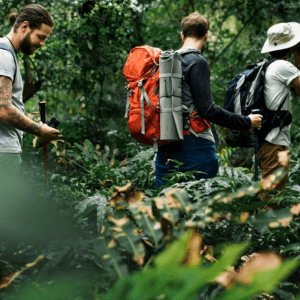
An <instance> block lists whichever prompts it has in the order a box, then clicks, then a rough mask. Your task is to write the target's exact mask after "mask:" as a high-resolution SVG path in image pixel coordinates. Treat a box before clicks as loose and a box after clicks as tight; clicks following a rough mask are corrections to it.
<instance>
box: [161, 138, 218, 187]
mask: <svg viewBox="0 0 300 300" xmlns="http://www.w3.org/2000/svg"><path fill="white" fill-rule="evenodd" d="M168 159H173V160H174V159H176V160H177V161H179V162H181V163H183V164H182V165H181V166H180V167H179V171H180V172H186V171H201V172H205V173H206V174H204V173H194V174H193V175H194V176H195V178H196V179H197V180H199V179H202V178H212V177H215V176H216V174H217V173H218V167H219V162H218V156H217V154H216V148H215V144H214V143H213V142H212V141H209V140H207V139H203V138H196V137H195V136H194V135H192V134H191V135H186V136H184V140H183V141H179V142H173V143H171V144H168V145H166V146H161V147H159V148H158V153H157V156H156V161H155V176H156V184H155V188H156V189H158V188H159V187H160V186H162V185H164V184H165V183H166V181H165V180H163V177H165V176H166V175H167V174H170V171H171V170H174V166H175V165H176V164H175V163H174V162H169V163H168V164H166V163H167V162H168Z"/></svg>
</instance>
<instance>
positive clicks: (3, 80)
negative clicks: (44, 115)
mask: <svg viewBox="0 0 300 300" xmlns="http://www.w3.org/2000/svg"><path fill="white" fill-rule="evenodd" d="M2 109H5V110H6V111H7V110H9V115H8V117H7V119H6V120H5V121H4V120H3V121H4V122H5V123H7V124H8V125H10V126H12V127H15V128H17V129H20V130H22V131H25V132H28V133H32V134H34V135H37V136H40V135H41V127H42V126H41V125H39V124H38V123H35V122H33V121H31V120H30V119H28V118H27V117H26V116H25V115H24V114H23V113H22V112H21V111H20V110H18V109H17V108H16V107H15V106H14V105H13V104H12V81H11V79H10V78H8V77H4V76H2V77H0V111H1V110H2Z"/></svg>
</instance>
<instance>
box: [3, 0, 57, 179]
mask: <svg viewBox="0 0 300 300" xmlns="http://www.w3.org/2000/svg"><path fill="white" fill-rule="evenodd" d="M10 22H11V25H12V28H11V31H10V32H9V34H8V35H6V36H5V37H3V38H0V44H1V47H0V48H1V49H0V169H1V171H2V172H3V171H4V172H5V174H7V175H9V174H18V172H19V169H20V165H21V155H20V153H21V152H22V139H23V131H25V132H28V133H31V134H34V135H36V136H38V137H39V138H41V139H42V140H43V141H46V142H50V141H52V140H55V139H56V138H57V136H58V134H59V131H58V130H56V129H53V128H51V127H48V126H47V125H46V124H43V125H40V124H39V123H36V122H33V121H32V120H31V119H30V118H28V117H27V116H25V114H24V112H25V110H24V104H23V95H22V94H23V82H22V76H21V72H20V66H19V62H18V57H17V53H18V52H20V51H22V52H23V53H24V54H25V55H32V54H33V53H34V52H35V51H36V50H37V49H38V48H40V47H42V46H44V45H45V41H46V39H47V38H48V37H49V36H50V34H51V31H52V29H53V26H54V22H53V19H52V17H51V16H50V14H49V12H48V11H47V10H46V9H45V8H44V7H43V6H41V5H38V4H30V5H27V6H25V7H23V8H22V9H21V10H20V12H19V13H18V14H16V13H11V14H10ZM12 176H13V175H12ZM0 180H1V178H0Z"/></svg>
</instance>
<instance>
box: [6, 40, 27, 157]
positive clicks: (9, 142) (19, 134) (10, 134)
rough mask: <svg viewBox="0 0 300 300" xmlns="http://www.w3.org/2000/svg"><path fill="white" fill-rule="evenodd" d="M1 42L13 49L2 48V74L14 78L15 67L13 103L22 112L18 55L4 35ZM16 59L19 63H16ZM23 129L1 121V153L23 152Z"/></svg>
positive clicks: (21, 83)
mask: <svg viewBox="0 0 300 300" xmlns="http://www.w3.org/2000/svg"><path fill="white" fill-rule="evenodd" d="M0 43H4V44H6V45H7V46H8V47H9V48H10V49H11V51H12V53H13V55H14V57H15V60H14V58H13V56H12V54H11V52H9V51H7V50H3V49H0V76H5V77H8V78H10V79H11V80H12V81H13V80H14V74H15V67H17V70H16V77H15V81H14V82H13V89H12V103H13V105H14V106H15V107H16V108H17V109H19V110H20V111H21V112H23V113H24V112H25V109H24V103H23V81H22V76H21V72H20V66H19V61H18V57H17V55H16V52H15V50H14V47H13V46H12V44H11V43H10V41H9V40H8V39H7V38H6V37H4V38H0ZM15 61H16V63H17V65H16V64H15ZM22 141H23V131H21V130H18V129H16V128H13V127H11V126H9V125H7V124H5V123H3V122H1V121H0V153H21V152H22Z"/></svg>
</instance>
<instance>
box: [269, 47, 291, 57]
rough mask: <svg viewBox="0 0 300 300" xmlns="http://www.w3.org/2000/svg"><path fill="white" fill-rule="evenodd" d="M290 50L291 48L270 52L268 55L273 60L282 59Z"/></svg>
mask: <svg viewBox="0 0 300 300" xmlns="http://www.w3.org/2000/svg"><path fill="white" fill-rule="evenodd" d="M290 50H291V48H287V49H282V50H277V51H273V52H270V55H271V56H272V57H275V58H282V57H284V56H286V55H287V54H288V53H289V52H290Z"/></svg>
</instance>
